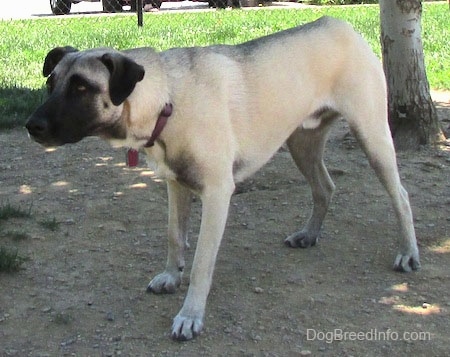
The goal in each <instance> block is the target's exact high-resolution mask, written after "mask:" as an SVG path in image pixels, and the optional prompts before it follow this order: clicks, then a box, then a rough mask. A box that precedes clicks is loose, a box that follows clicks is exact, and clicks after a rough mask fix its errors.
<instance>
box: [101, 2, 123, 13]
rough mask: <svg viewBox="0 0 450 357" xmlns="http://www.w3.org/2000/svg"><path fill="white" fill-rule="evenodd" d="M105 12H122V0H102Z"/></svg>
mask: <svg viewBox="0 0 450 357" xmlns="http://www.w3.org/2000/svg"><path fill="white" fill-rule="evenodd" d="M102 5H103V12H122V4H121V2H120V0H102Z"/></svg>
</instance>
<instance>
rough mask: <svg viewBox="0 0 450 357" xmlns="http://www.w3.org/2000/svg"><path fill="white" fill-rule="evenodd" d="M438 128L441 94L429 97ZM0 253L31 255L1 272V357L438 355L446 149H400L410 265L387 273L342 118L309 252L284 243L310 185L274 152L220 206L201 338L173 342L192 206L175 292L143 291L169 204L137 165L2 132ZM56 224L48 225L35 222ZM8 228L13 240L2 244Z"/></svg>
mask: <svg viewBox="0 0 450 357" xmlns="http://www.w3.org/2000/svg"><path fill="white" fill-rule="evenodd" d="M436 98H437V99H436V100H437V104H438V105H439V111H440V115H441V119H442V121H443V126H444V128H446V129H447V130H448V129H449V126H450V94H449V93H444V94H442V93H441V95H440V96H438V95H437V96H436ZM0 145H1V146H0V147H1V159H0V202H1V203H2V204H5V203H6V202H9V203H10V204H13V205H19V206H20V207H22V208H24V209H29V208H30V207H31V213H32V216H31V217H30V218H21V219H9V220H7V221H4V222H0V224H1V227H0V245H3V246H12V247H18V249H19V254H21V255H23V256H26V257H28V258H29V259H28V260H27V261H26V262H25V263H24V264H23V269H22V270H20V271H19V272H16V273H1V274H0V356H41V357H42V356H64V355H75V356H116V355H123V356H304V355H311V356H411V355H414V356H448V355H449V354H450V342H449V330H450V271H449V268H448V266H449V263H450V179H449V178H450V147H449V146H442V147H440V148H436V149H427V150H423V151H421V152H419V153H399V154H398V159H399V167H400V173H401V177H402V180H403V183H404V185H405V187H406V188H407V190H408V191H409V194H410V199H411V204H412V209H413V212H414V215H415V227H416V233H417V237H418V241H419V245H420V249H421V262H422V270H420V271H419V272H415V273H410V274H403V273H396V272H394V271H392V270H391V267H392V263H393V259H394V257H395V254H396V246H397V243H396V240H397V236H398V231H397V228H396V220H395V217H394V214H393V211H392V209H391V205H390V202H389V200H388V198H387V194H386V193H385V191H384V190H383V189H382V187H381V184H380V183H379V182H378V181H377V180H376V178H375V177H374V175H373V173H372V170H371V169H370V167H369V166H368V164H367V161H366V159H365V157H364V155H363V154H362V152H361V150H360V149H359V148H358V146H357V144H356V143H355V141H354V140H353V138H351V137H349V136H348V135H347V128H346V126H345V124H344V123H339V124H338V125H337V126H336V128H335V130H334V134H333V135H332V137H331V138H330V141H329V143H328V146H327V163H328V167H329V169H330V173H331V175H332V177H333V179H334V181H335V183H336V193H335V196H334V200H333V203H332V205H331V208H330V211H329V215H328V216H327V219H326V221H325V225H324V228H323V234H322V237H321V240H320V241H319V244H318V245H316V246H315V247H312V248H309V249H305V250H302V249H290V248H287V247H285V246H284V245H283V239H284V238H285V237H286V236H287V235H289V234H290V233H292V232H293V231H295V230H296V229H298V228H299V227H300V226H301V225H302V223H303V222H305V220H306V219H307V217H308V216H309V210H310V208H311V199H310V193H309V187H308V186H307V184H306V182H305V181H304V179H303V178H302V177H301V176H300V174H299V173H298V171H297V169H296V168H295V166H294V164H293V163H292V161H291V159H290V157H289V154H288V153H287V152H285V151H283V150H281V151H280V152H279V153H277V154H276V156H275V157H274V158H273V159H272V160H271V161H270V162H269V163H268V164H267V165H266V166H265V167H264V168H263V169H262V170H261V171H260V172H258V173H257V174H256V175H255V176H254V177H253V178H252V179H251V180H248V181H246V182H245V183H244V184H242V185H240V186H239V188H238V191H237V193H236V194H235V195H234V196H233V198H232V203H231V209H230V215H229V220H228V224H227V229H226V232H225V236H224V239H223V243H222V247H221V251H220V253H219V257H218V261H217V265H216V271H215V278H214V283H213V286H212V290H211V293H210V296H209V300H208V305H207V312H206V320H205V325H206V327H205V330H204V332H203V334H202V335H201V336H200V337H199V338H197V339H196V340H194V341H191V342H187V343H179V342H174V341H172V340H170V338H169V331H170V325H171V321H172V318H173V317H174V316H175V315H176V313H177V312H178V310H179V308H180V307H181V305H182V302H183V298H184V296H185V294H186V291H187V287H188V284H189V269H190V263H191V262H192V256H193V252H194V248H195V241H196V234H197V232H198V229H199V223H200V202H198V201H197V202H195V204H194V207H195V209H194V212H193V217H192V223H191V234H190V235H191V249H190V250H189V252H188V259H187V271H186V274H185V277H184V281H183V285H182V287H181V288H180V290H179V291H178V292H177V293H176V294H173V295H152V294H148V293H146V291H145V289H146V287H147V284H148V282H149V281H150V279H151V278H152V277H153V276H154V275H155V274H157V273H158V272H160V271H161V270H162V269H163V268H164V264H165V255H166V238H165V235H166V221H167V217H166V216H167V197H166V190H165V185H164V183H163V182H161V181H159V180H157V179H155V178H154V177H153V175H152V172H151V171H149V169H148V168H146V166H145V161H144V158H143V155H142V154H141V156H140V159H141V162H140V164H139V166H138V167H137V168H134V169H130V168H127V167H126V166H125V162H124V161H125V160H124V159H125V150H114V149H112V148H110V147H109V145H108V144H106V143H104V142H102V141H100V140H98V139H93V138H92V139H86V140H84V141H83V142H82V143H78V144H76V145H70V146H65V147H61V148H59V149H57V150H56V151H52V152H45V151H44V150H43V149H42V148H41V147H39V146H38V145H37V144H36V143H33V142H31V141H30V140H29V139H28V138H27V134H26V132H25V130H22V129H17V130H13V131H9V132H0ZM49 221H50V222H52V221H56V222H58V223H59V224H58V227H57V229H56V230H55V231H51V230H50V229H49V228H48V227H47V228H46V227H43V225H42V222H49ZM11 232H22V233H25V238H24V239H21V240H17V239H16V240H14V239H12V238H10V237H8V236H10V235H11V234H10V233H11Z"/></svg>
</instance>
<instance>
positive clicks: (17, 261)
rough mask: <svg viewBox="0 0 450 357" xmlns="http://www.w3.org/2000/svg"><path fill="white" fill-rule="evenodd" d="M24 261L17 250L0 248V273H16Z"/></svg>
mask: <svg viewBox="0 0 450 357" xmlns="http://www.w3.org/2000/svg"><path fill="white" fill-rule="evenodd" d="M25 261H26V258H24V257H22V256H20V255H19V252H18V250H17V249H10V248H6V247H0V272H6V273H11V272H16V271H18V270H20V267H21V265H22V264H23V262H25Z"/></svg>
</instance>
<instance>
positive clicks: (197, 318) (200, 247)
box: [172, 180, 234, 341]
mask: <svg viewBox="0 0 450 357" xmlns="http://www.w3.org/2000/svg"><path fill="white" fill-rule="evenodd" d="M224 181H225V180H224ZM233 190H234V184H232V185H228V186H227V185H226V184H223V185H220V186H219V187H213V188H211V187H207V188H205V189H204V190H203V192H202V194H201V199H202V222H201V225H200V234H199V238H198V242H197V249H196V251H195V256H194V262H193V264H192V271H191V279H190V285H189V290H188V292H187V296H186V299H185V301H184V305H183V307H182V308H181V310H180V312H179V313H178V315H177V316H176V317H175V318H174V320H173V325H172V338H174V339H176V340H181V341H185V340H190V339H192V338H194V337H196V336H197V335H198V334H199V333H200V331H201V330H202V328H203V316H204V313H205V305H206V298H207V297H208V293H209V289H210V287H211V281H212V275H213V271H214V264H215V261H216V256H217V252H218V250H219V246H220V241H221V240H222V235H223V231H224V229H225V223H226V220H227V215H228V206H229V203H230V197H231V194H232V193H233Z"/></svg>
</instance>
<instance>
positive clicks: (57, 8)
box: [50, 0, 72, 15]
mask: <svg viewBox="0 0 450 357" xmlns="http://www.w3.org/2000/svg"><path fill="white" fill-rule="evenodd" d="M71 7H72V1H71V0H50V8H51V9H52V12H53V14H54V15H67V14H68V13H69V12H70V8H71Z"/></svg>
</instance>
